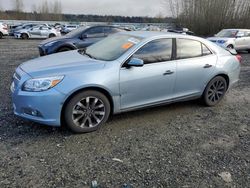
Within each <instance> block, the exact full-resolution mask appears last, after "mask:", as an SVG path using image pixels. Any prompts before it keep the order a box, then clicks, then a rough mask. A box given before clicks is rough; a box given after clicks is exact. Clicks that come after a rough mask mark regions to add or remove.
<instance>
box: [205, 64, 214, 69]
mask: <svg viewBox="0 0 250 188" xmlns="http://www.w3.org/2000/svg"><path fill="white" fill-rule="evenodd" d="M212 66H213V65H209V64H206V65H205V66H204V67H203V68H204V69H208V68H211V67H212Z"/></svg>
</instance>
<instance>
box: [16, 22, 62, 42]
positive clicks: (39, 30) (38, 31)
mask: <svg viewBox="0 0 250 188" xmlns="http://www.w3.org/2000/svg"><path fill="white" fill-rule="evenodd" d="M14 36H15V38H21V39H29V38H42V39H46V38H52V37H59V36H61V33H60V31H59V30H57V29H55V28H52V27H48V26H44V25H42V26H35V27H32V28H29V29H22V30H19V31H17V32H15V33H14Z"/></svg>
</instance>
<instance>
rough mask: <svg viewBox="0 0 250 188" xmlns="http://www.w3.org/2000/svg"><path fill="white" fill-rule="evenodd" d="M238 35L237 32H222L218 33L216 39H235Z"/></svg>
mask: <svg viewBox="0 0 250 188" xmlns="http://www.w3.org/2000/svg"><path fill="white" fill-rule="evenodd" d="M237 33H238V30H226V29H224V30H222V31H220V32H219V33H218V34H217V35H216V37H223V38H235V37H236V35H237Z"/></svg>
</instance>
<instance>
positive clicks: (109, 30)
mask: <svg viewBox="0 0 250 188" xmlns="http://www.w3.org/2000/svg"><path fill="white" fill-rule="evenodd" d="M121 31H122V30H120V29H118V28H113V27H104V33H106V34H113V33H118V32H121Z"/></svg>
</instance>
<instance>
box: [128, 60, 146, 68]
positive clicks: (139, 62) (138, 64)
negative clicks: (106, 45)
mask: <svg viewBox="0 0 250 188" xmlns="http://www.w3.org/2000/svg"><path fill="white" fill-rule="evenodd" d="M143 65H144V62H143V60H142V59H138V58H132V59H131V60H130V61H129V62H128V63H127V67H142V66H143Z"/></svg>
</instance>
